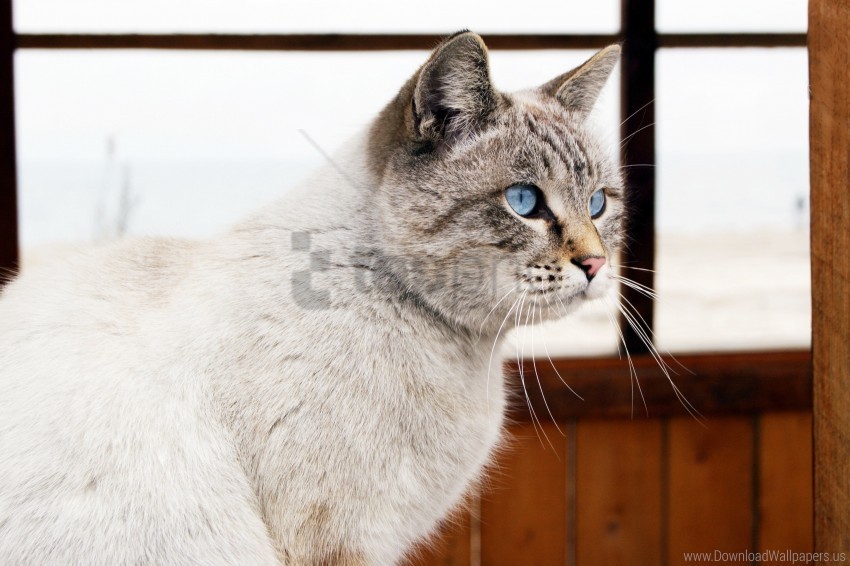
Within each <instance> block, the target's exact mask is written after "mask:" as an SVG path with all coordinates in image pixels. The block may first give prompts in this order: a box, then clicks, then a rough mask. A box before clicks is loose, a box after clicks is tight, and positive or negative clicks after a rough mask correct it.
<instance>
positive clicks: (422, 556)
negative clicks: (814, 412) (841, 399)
mask: <svg viewBox="0 0 850 566" xmlns="http://www.w3.org/2000/svg"><path fill="white" fill-rule="evenodd" d="M558 428H560V429H561V431H562V432H563V434H562V433H561V432H559V431H558V430H557V429H556V427H555V425H554V424H544V431H545V433H546V435H547V436H548V438H549V440H548V441H547V440H545V439H544V438H541V437H540V435H542V433H541V431H540V430H539V429H538V430H537V431H535V429H534V427H533V426H532V425H530V424H525V425H520V426H517V427H516V428H514V429H513V430H511V433H512V436H513V438H514V442H513V447H512V449H511V450H509V451H508V452H506V453H505V454H503V455H502V456H501V457H500V458H499V459H498V461H497V463H496V465H495V467H494V473H493V474H491V476H490V480H489V482H488V485H487V486H486V487H485V488H484V490H483V492H482V493H481V495H480V504H475V505H474V506H473V508H472V509H469V508H468V509H467V510H465V511H464V512H463V513H461V514H460V517H461V519H460V520H459V522H458V523H457V524H458V526H457V527H454V528H448V529H447V530H446V533H445V534H444V535H443V537H442V538H440V539H439V540H438V542H437V543H436V544H435V545H434V546H433V547H431V548H430V549H422V550H420V552H419V553H418V555H417V556H415V557H412V558H411V559H410V561H409V563H410V564H420V565H454V566H478V565H492V566H500V565H505V566H516V565H529V566H532V565H552V566H555V565H559V566H561V565H566V566H598V565H603V564H604V565H611V566H613V565H618V564H623V565H634V564H648V565H659V564H660V565H675V564H685V563H686V561H685V559H684V553H685V552H709V553H714V552H715V551H720V552H726V553H733V552H739V553H740V552H743V551H750V552H752V551H759V552H762V551H779V552H782V551H788V550H792V551H795V552H811V551H812V544H813V543H812V538H813V537H812V464H811V447H812V444H811V431H812V419H811V413H810V412H801V411H794V412H772V413H763V414H759V415H753V416H733V417H712V418H709V419H708V420H707V422H706V423H704V424H701V423H700V422H697V421H696V420H694V419H693V418H691V417H674V418H664V419H647V418H635V419H634V420H631V419H614V420H596V419H586V420H578V421H571V422H565V423H561V424H559V427H558ZM550 443H551V444H550ZM725 558H730V557H729V556H727V557H725ZM731 558H733V559H731V560H728V559H727V560H726V561H725V562H723V563H724V564H750V563H751V561H750V560H748V559H734V558H735V557H731ZM759 563H760V564H781V563H783V562H782V561H770V560H768V561H760V562H759ZM786 563H787V562H786Z"/></svg>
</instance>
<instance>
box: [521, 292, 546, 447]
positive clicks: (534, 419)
mask: <svg viewBox="0 0 850 566" xmlns="http://www.w3.org/2000/svg"><path fill="white" fill-rule="evenodd" d="M526 292H527V291H526ZM524 297H525V293H523V298H524ZM523 306H524V305H521V306H520V310H522V309H523ZM520 318H521V315H520V317H517V327H519V321H520ZM522 328H523V335H522V340H521V342H522V344H521V345H519V344H518V345H517V367H518V369H519V380H520V382H521V383H522V390H523V393H525V402H526V404H527V405H528V411H529V413H531V422H532V424H534V423H535V422H536V425H535V431H536V430H537V427H540V432H541V433H543V438H545V439H546V442H547V443H548V444H549V446H552V442H551V441H550V440H549V435H547V434H546V430H545V429H544V428H543V423H542V422H541V421H540V418H539V417H538V416H537V413H536V412H535V411H534V407H533V405H532V404H531V398H530V397H529V395H528V389H527V388H526V385H525V368H524V367H523V362H524V361H525V339H526V337H527V335H528V315H526V317H525V322H524V324H523V326H522ZM537 438H538V439H539V440H540V445H541V446H543V447H544V448H545V446H544V445H543V438H540V434H539V433H538V436H537ZM552 450H553V451H554V450H555V447H554V446H552Z"/></svg>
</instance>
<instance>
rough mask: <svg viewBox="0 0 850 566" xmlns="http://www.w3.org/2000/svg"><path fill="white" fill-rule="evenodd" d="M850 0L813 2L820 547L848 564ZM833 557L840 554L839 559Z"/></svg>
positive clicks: (812, 134)
mask: <svg viewBox="0 0 850 566" xmlns="http://www.w3.org/2000/svg"><path fill="white" fill-rule="evenodd" d="M848 37H850V4H848V2H847V0H811V1H810V3H809V83H810V89H811V103H810V144H811V183H812V196H811V210H812V334H813V336H812V358H813V362H814V443H815V444H814V451H815V551H816V552H830V553H837V552H844V553H847V554H846V555H845V556H846V558H845V561H844V562H843V563H845V564H847V563H850V44H848V42H847V38H848ZM833 562H834V560H833Z"/></svg>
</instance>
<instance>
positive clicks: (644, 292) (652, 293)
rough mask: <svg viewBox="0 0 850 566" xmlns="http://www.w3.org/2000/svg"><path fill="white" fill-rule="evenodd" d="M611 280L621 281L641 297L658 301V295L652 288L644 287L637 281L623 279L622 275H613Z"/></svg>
mask: <svg viewBox="0 0 850 566" xmlns="http://www.w3.org/2000/svg"><path fill="white" fill-rule="evenodd" d="M611 279H614V280H615V281H619V282H620V283H622V284H623V285H625V286H627V287H631V288H632V289H634V290H635V291H637V292H638V293H640V294H641V295H644V296H646V297H649V298H650V299H654V300H658V293H656V292H655V291H654V290H653V289H651V288H650V287H647V286H646V285H642V284H641V283H638V282H637V281H633V280H631V279H629V278H628V277H623V276H622V275H611Z"/></svg>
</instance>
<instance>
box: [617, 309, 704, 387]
mask: <svg viewBox="0 0 850 566" xmlns="http://www.w3.org/2000/svg"><path fill="white" fill-rule="evenodd" d="M617 294H618V295H620V298H621V299H623V301H625V302H626V303H627V304H628V306H629V307H631V310H632V311H633V312H634V314H636V315H637V316H638V317H639V318H640V321H641V322H642V323H643V326H642V328H644V329H646V330H645V331H644V332H646V331H648V332H649V337H650V338H652V340H653V345H654V344H655V339H656V336H655V332H654V331H653V330H652V328H651V327H650V326H649V324H647V323H646V320H645V319H644V318H643V315H641V314H640V311H638V309H637V307H635V306H634V305H633V304H632V302H631V301H629V300H628V299H627V298H626V297H625V296H624V295H623V294H622V293H620V292H618V293H617ZM653 298H654V299H655V300H658V299H657V297H653ZM664 353H665V354H666V355H667V356H669V357H670V359H672V360H673V361H674V362H676V365H678V366H679V367H680V368H682V369H683V370H685V371H686V372H688V373H689V374H691V375H696V374H695V373H694V372H692V371H691V370H690V369H689V368H688V367H687V366H685V365H684V364H683V363H682V362H680V361H679V360H677V359H676V356H674V355H673V354H671V353H670V352H664ZM665 364H666V362H665ZM666 365H667V367H669V368H670V371H672V372H673V373H674V374H676V375H679V372H677V371H676V370H674V369H673V367H672V366H670V364H666Z"/></svg>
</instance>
